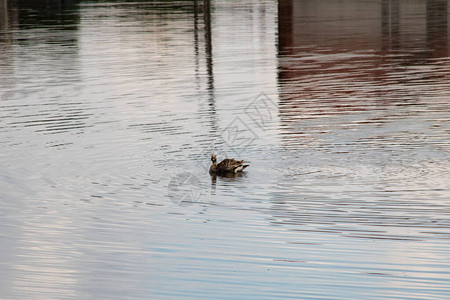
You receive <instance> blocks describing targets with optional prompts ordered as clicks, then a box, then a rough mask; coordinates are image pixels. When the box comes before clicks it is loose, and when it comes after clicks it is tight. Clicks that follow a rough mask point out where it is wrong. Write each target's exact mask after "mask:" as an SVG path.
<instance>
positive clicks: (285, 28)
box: [278, 0, 294, 54]
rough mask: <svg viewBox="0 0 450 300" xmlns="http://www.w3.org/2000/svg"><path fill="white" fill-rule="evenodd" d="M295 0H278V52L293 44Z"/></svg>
mask: <svg viewBox="0 0 450 300" xmlns="http://www.w3.org/2000/svg"><path fill="white" fill-rule="evenodd" d="M293 23H294V21H293V0H279V1H278V54H281V53H282V52H283V53H284V52H285V51H287V50H288V49H290V48H292V45H293V26H294V25H293Z"/></svg>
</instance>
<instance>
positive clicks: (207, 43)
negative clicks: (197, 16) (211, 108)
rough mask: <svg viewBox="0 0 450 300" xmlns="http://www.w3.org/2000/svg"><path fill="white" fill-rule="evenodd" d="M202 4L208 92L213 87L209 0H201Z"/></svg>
mask: <svg viewBox="0 0 450 300" xmlns="http://www.w3.org/2000/svg"><path fill="white" fill-rule="evenodd" d="M203 6H204V14H203V17H204V22H205V51H206V68H207V72H208V89H209V91H210V92H212V91H213V89H214V77H213V56H212V38H211V1H210V0H203Z"/></svg>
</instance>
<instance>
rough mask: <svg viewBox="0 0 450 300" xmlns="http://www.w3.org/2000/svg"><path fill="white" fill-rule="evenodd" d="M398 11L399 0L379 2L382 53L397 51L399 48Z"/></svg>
mask: <svg viewBox="0 0 450 300" xmlns="http://www.w3.org/2000/svg"><path fill="white" fill-rule="evenodd" d="M399 19H400V9H399V0H383V1H382V2H381V34H382V43H381V49H382V50H383V51H390V50H397V49H399V47H400V38H399V35H400V22H399Z"/></svg>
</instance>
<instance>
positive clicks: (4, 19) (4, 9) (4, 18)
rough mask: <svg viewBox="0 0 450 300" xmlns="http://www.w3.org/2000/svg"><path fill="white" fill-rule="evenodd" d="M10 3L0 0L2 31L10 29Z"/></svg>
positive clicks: (0, 29)
mask: <svg viewBox="0 0 450 300" xmlns="http://www.w3.org/2000/svg"><path fill="white" fill-rule="evenodd" d="M8 23H9V22H8V3H7V0H0V31H3V30H5V29H7V28H8Z"/></svg>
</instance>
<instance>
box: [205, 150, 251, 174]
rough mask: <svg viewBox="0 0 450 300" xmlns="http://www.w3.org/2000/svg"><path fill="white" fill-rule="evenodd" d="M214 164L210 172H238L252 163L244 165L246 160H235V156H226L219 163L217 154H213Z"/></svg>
mask: <svg viewBox="0 0 450 300" xmlns="http://www.w3.org/2000/svg"><path fill="white" fill-rule="evenodd" d="M211 161H212V165H211V167H210V168H209V173H210V174H230V173H232V174H236V173H239V172H242V171H243V170H244V169H245V168H247V167H248V166H250V165H248V164H247V165H244V163H245V161H243V160H235V159H234V158H226V159H224V160H222V161H221V162H220V163H217V157H216V155H215V154H213V155H211Z"/></svg>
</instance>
